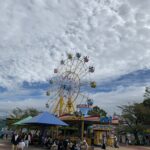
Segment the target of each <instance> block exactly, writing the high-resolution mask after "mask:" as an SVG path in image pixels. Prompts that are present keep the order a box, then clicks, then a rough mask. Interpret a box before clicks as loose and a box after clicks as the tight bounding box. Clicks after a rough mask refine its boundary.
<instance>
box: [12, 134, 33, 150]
mask: <svg viewBox="0 0 150 150" xmlns="http://www.w3.org/2000/svg"><path fill="white" fill-rule="evenodd" d="M11 143H12V149H13V150H24V148H25V147H27V148H28V146H29V144H30V143H31V133H21V134H18V133H13V134H12V138H11Z"/></svg>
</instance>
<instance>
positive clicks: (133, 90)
mask: <svg viewBox="0 0 150 150" xmlns="http://www.w3.org/2000/svg"><path fill="white" fill-rule="evenodd" d="M144 90H145V87H134V86H130V87H128V88H123V87H119V88H118V89H117V90H116V91H111V92H109V93H97V94H94V95H91V96H92V97H93V98H94V104H95V105H98V106H100V107H101V108H103V109H104V110H106V111H107V112H108V114H113V113H114V112H116V113H120V112H121V110H120V109H119V108H118V107H117V106H122V105H128V104H133V103H136V102H142V101H143V94H144Z"/></svg>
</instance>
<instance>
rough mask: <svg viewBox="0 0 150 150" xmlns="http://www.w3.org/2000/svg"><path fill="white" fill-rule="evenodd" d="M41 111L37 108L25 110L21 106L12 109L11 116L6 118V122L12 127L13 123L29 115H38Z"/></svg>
mask: <svg viewBox="0 0 150 150" xmlns="http://www.w3.org/2000/svg"><path fill="white" fill-rule="evenodd" d="M39 113H40V111H38V110H37V109H35V108H27V109H25V110H22V109H21V108H18V107H17V108H15V109H13V110H12V112H11V114H10V116H9V117H8V118H7V119H6V124H7V126H8V127H11V126H12V124H13V123H15V122H17V121H19V120H21V119H24V118H26V117H28V116H32V117H34V116H36V115H38V114H39Z"/></svg>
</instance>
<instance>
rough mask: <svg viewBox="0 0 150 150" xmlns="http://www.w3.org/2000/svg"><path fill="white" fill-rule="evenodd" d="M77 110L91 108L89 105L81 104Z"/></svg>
mask: <svg viewBox="0 0 150 150" xmlns="http://www.w3.org/2000/svg"><path fill="white" fill-rule="evenodd" d="M77 108H89V105H87V104H79V105H77Z"/></svg>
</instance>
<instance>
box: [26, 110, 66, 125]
mask: <svg viewBox="0 0 150 150" xmlns="http://www.w3.org/2000/svg"><path fill="white" fill-rule="evenodd" d="M24 123H25V124H28V125H29V124H32V125H47V126H49V125H55V126H68V124H66V123H65V122H63V121H61V120H60V119H59V118H57V117H55V116H54V115H52V114H50V113H49V112H43V113H41V114H39V115H38V116H35V117H33V118H31V119H30V120H27V121H26V122H24Z"/></svg>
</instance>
